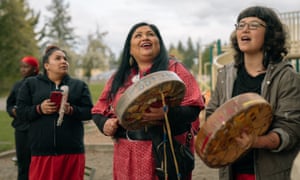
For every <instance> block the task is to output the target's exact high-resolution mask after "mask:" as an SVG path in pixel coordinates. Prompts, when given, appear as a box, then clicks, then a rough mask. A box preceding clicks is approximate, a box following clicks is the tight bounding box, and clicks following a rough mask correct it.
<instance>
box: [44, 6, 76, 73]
mask: <svg viewBox="0 0 300 180" xmlns="http://www.w3.org/2000/svg"><path fill="white" fill-rule="evenodd" d="M69 7H70V5H69V3H65V1H64V0H52V2H51V4H50V5H49V6H47V10H49V11H50V13H51V14H52V15H51V17H46V23H45V25H44V27H43V29H42V31H41V32H40V37H39V39H41V40H42V42H43V43H42V48H43V49H45V48H46V46H47V45H50V44H51V45H56V46H59V47H60V48H62V49H64V50H65V51H66V52H67V53H68V55H69V64H70V68H69V73H70V74H71V75H74V73H75V67H76V64H78V62H77V61H78V59H79V55H78V54H77V53H76V52H75V51H74V49H75V44H76V38H77V37H76V35H75V33H74V28H72V27H71V26H70V23H71V20H72V18H71V16H70V14H69V12H68V9H69Z"/></svg>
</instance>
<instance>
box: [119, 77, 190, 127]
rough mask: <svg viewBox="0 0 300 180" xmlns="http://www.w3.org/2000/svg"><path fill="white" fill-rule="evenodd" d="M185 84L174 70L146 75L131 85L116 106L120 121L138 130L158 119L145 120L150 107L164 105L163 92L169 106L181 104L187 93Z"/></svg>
mask: <svg viewBox="0 0 300 180" xmlns="http://www.w3.org/2000/svg"><path fill="white" fill-rule="evenodd" d="M185 90H186V89H185V84H184V83H183V81H182V80H181V79H180V78H179V77H178V75H177V74H176V73H175V72H172V71H158V72H154V73H151V74H149V75H147V76H144V77H143V78H141V79H140V80H139V81H137V82H136V83H134V84H133V85H131V86H130V87H129V88H128V89H127V90H126V91H125V92H124V94H123V95H122V96H121V98H120V100H119V101H118V103H117V106H116V114H117V117H118V119H119V123H120V124H121V125H122V126H123V127H124V128H125V129H128V130H137V129H140V128H142V127H145V126H148V125H156V124H157V123H158V122H157V121H143V117H142V114H143V113H144V112H147V110H148V109H149V107H151V106H153V107H157V106H158V107H160V106H162V98H161V92H162V93H163V94H164V97H165V100H166V104H167V105H168V106H176V105H179V104H180V103H181V101H182V99H183V97H184V95H185Z"/></svg>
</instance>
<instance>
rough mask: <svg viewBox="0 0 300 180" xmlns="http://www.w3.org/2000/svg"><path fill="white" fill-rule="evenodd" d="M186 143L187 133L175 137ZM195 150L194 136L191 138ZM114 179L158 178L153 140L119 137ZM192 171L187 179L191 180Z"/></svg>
mask: <svg viewBox="0 0 300 180" xmlns="http://www.w3.org/2000/svg"><path fill="white" fill-rule="evenodd" d="M175 138H176V139H177V140H178V141H179V142H181V143H185V139H186V134H185V135H179V136H176V137H175ZM191 147H192V148H191V150H192V152H194V138H192V140H191ZM113 158H114V161H113V179H114V180H140V179H143V180H158V177H157V176H156V173H155V159H154V156H153V152H152V141H151V140H150V141H133V140H127V139H122V138H120V139H118V141H117V142H116V143H115V144H114V157H113ZM191 179H192V173H191V174H189V176H188V177H187V178H186V179H185V180H191Z"/></svg>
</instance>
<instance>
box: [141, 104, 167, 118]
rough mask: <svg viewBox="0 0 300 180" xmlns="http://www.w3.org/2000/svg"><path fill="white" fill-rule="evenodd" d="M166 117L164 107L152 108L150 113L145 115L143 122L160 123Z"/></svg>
mask: <svg viewBox="0 0 300 180" xmlns="http://www.w3.org/2000/svg"><path fill="white" fill-rule="evenodd" d="M164 117H165V116H164V109H163V107H150V108H149V109H148V111H146V112H145V113H143V121H159V120H162V119H164Z"/></svg>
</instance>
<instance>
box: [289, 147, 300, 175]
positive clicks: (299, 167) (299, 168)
mask: <svg viewBox="0 0 300 180" xmlns="http://www.w3.org/2000/svg"><path fill="white" fill-rule="evenodd" d="M299 177H300V151H299V153H298V155H297V157H296V158H295V160H294V162H293V166H292V172H291V180H297V179H299Z"/></svg>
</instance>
